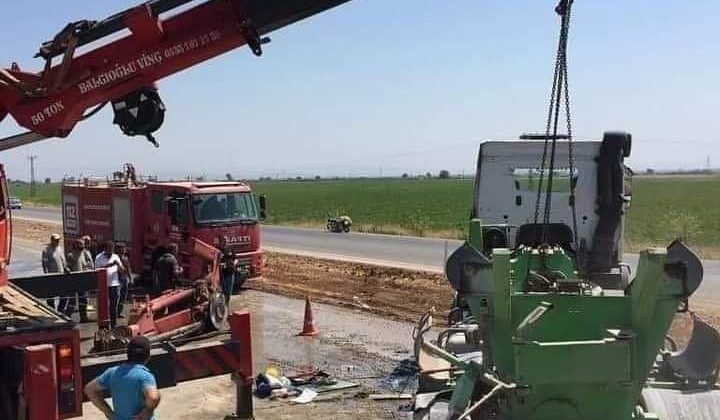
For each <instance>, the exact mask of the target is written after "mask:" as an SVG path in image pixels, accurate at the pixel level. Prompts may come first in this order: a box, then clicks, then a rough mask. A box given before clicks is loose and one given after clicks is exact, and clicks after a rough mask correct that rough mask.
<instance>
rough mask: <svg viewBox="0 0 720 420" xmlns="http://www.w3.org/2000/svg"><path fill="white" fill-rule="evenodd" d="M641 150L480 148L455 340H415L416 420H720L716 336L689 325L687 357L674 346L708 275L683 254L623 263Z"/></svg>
mask: <svg viewBox="0 0 720 420" xmlns="http://www.w3.org/2000/svg"><path fill="white" fill-rule="evenodd" d="M630 142H631V137H630V135H629V134H625V133H606V134H605V135H604V138H603V140H602V141H575V142H572V141H568V140H558V139H555V138H553V139H548V138H547V137H545V139H544V141H543V140H537V139H535V140H530V139H526V140H516V141H504V142H499V141H488V142H484V143H482V145H481V146H480V151H479V157H478V164H477V173H476V181H475V189H474V200H473V211H472V220H471V222H470V234H469V238H468V240H467V242H466V243H465V244H464V245H462V246H461V247H460V248H459V249H458V250H457V251H455V252H454V253H453V254H452V255H451V256H450V257H449V259H448V261H447V266H446V272H447V278H448V281H449V282H450V284H451V285H452V287H453V288H454V290H455V291H456V296H455V299H454V305H453V306H454V307H453V309H452V310H451V312H450V314H449V319H448V324H447V326H446V327H445V328H444V329H442V330H441V331H440V332H439V333H438V335H437V336H436V338H435V339H431V337H430V335H431V333H432V334H434V333H435V332H437V329H434V328H433V326H432V314H428V315H426V316H425V317H423V318H422V319H421V321H420V323H419V325H418V327H417V329H416V334H415V355H416V357H417V360H418V365H419V368H420V373H419V388H418V391H417V394H416V398H415V418H416V419H499V420H578V419H583V420H606V419H608V420H609V419H611V420H632V419H658V420H680V419H691V418H692V419H693V420H696V419H697V420H713V419H720V389H718V387H717V386H716V380H717V377H718V370H719V369H720V334H719V333H718V332H717V331H716V330H715V329H714V328H712V327H711V326H709V325H708V324H706V323H705V322H703V321H702V320H700V319H699V317H697V316H696V315H692V319H693V324H694V330H693V334H692V337H691V338H690V341H689V343H688V345H687V346H686V347H685V349H684V350H681V351H678V349H677V347H676V346H673V345H671V344H667V343H672V340H668V339H666V334H667V333H668V330H669V328H670V325H671V322H672V321H673V318H674V317H675V314H676V313H677V312H687V311H689V303H688V302H689V300H688V298H689V297H690V295H692V294H693V292H695V291H696V290H697V288H698V287H699V286H700V283H701V281H702V277H703V267H702V264H701V261H700V260H699V259H698V257H697V256H695V254H694V253H693V252H692V251H690V250H689V249H688V248H687V247H686V246H685V245H684V244H683V243H681V242H679V241H675V242H673V243H672V244H670V245H669V246H668V247H667V248H654V249H648V250H646V251H643V252H641V253H640V255H639V262H638V264H637V268H636V269H635V270H634V272H632V271H631V268H630V265H629V264H626V263H624V262H623V248H622V244H623V221H624V214H625V211H626V210H627V209H628V207H629V205H630V202H631V197H630V195H629V193H630V190H629V188H627V186H628V183H629V180H630V174H631V172H630V171H629V170H628V168H626V166H625V164H624V158H625V157H627V156H628V155H629V153H630V144H631V143H630ZM550 148H551V150H552V152H550V151H549V150H550ZM551 153H552V156H554V159H555V162H553V163H557V162H569V163H567V164H565V163H563V164H562V165H560V164H556V165H553V164H551V165H550V167H549V168H548V167H546V166H544V165H543V164H544V163H545V159H543V164H541V165H540V166H538V160H539V159H538V157H539V156H546V157H549V156H551ZM548 161H549V160H548ZM543 203H544V206H541V204H543Z"/></svg>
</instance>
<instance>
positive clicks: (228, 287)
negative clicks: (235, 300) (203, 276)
mask: <svg viewBox="0 0 720 420" xmlns="http://www.w3.org/2000/svg"><path fill="white" fill-rule="evenodd" d="M234 287H235V273H234V272H233V273H230V274H223V275H222V288H223V294H224V295H225V302H226V303H229V302H230V296H232V292H233V288H234Z"/></svg>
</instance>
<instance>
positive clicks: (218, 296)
mask: <svg viewBox="0 0 720 420" xmlns="http://www.w3.org/2000/svg"><path fill="white" fill-rule="evenodd" d="M227 318H228V308H227V305H225V295H223V294H222V293H221V292H215V294H213V295H212V296H211V297H210V305H208V314H207V321H208V327H209V329H211V330H215V331H223V330H225V329H226V328H227Z"/></svg>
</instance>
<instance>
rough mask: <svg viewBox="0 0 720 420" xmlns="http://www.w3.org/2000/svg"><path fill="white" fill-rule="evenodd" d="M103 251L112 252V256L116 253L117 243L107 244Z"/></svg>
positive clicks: (109, 242) (110, 242)
mask: <svg viewBox="0 0 720 420" xmlns="http://www.w3.org/2000/svg"><path fill="white" fill-rule="evenodd" d="M103 251H105V252H110V253H111V254H112V253H113V252H115V243H114V242H113V241H107V242H105V247H104V248H103Z"/></svg>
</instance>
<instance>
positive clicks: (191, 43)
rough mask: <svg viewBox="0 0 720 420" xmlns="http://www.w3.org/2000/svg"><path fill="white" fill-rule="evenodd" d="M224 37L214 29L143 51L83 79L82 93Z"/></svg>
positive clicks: (80, 84)
mask: <svg viewBox="0 0 720 420" xmlns="http://www.w3.org/2000/svg"><path fill="white" fill-rule="evenodd" d="M221 38H222V33H221V32H220V31H212V32H209V33H207V34H203V35H200V36H197V37H195V38H193V39H189V40H187V41H184V42H181V43H178V44H175V45H172V46H170V47H168V48H165V49H163V50H155V51H152V52H149V53H148V52H143V53H142V54H141V55H140V56H139V57H137V58H135V59H132V60H130V61H127V62H125V63H123V64H119V63H118V64H116V65H115V67H114V68H113V69H110V70H108V71H106V72H104V73H101V74H99V75H97V76H95V77H91V78H89V79H86V80H83V81H82V82H80V83H79V84H78V89H79V90H80V94H82V95H85V94H86V93H88V92H92V91H94V90H96V89H100V88H102V87H104V86H106V85H108V84H111V83H114V82H118V81H121V80H125V79H127V78H129V77H130V76H132V75H134V74H135V73H137V72H138V71H141V70H148V69H150V68H153V67H156V66H159V65H161V64H162V63H163V62H164V61H165V60H166V59H170V58H175V57H179V56H181V55H183V54H187V53H189V52H191V51H193V50H197V49H199V48H203V47H206V46H208V45H210V44H212V43H214V42H217V41H219V40H220V39H221Z"/></svg>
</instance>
